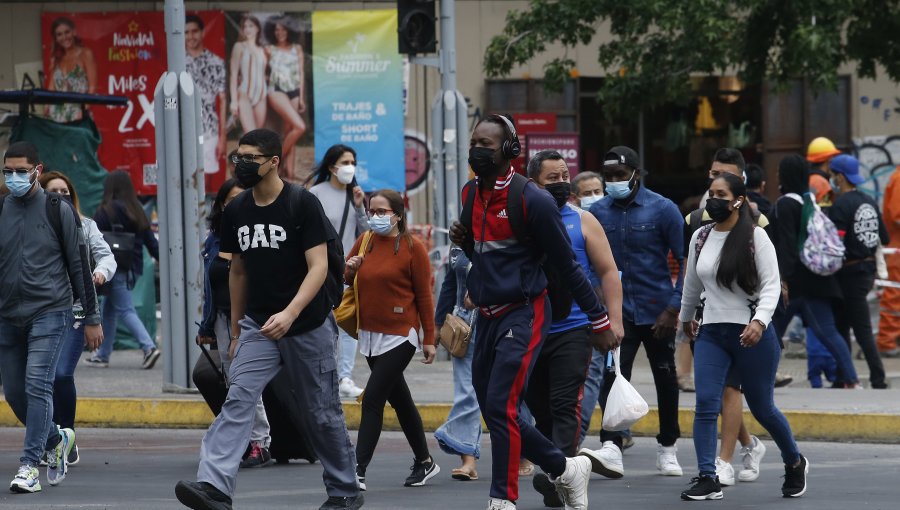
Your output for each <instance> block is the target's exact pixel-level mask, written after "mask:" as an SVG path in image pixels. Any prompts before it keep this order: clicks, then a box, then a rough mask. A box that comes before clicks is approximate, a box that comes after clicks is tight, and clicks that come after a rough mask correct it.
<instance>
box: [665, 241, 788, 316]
mask: <svg viewBox="0 0 900 510" xmlns="http://www.w3.org/2000/svg"><path fill="white" fill-rule="evenodd" d="M702 230H703V229H698V230H697V231H696V232H694V235H693V236H691V244H690V252H689V253H688V261H687V266H686V267H685V276H684V291H683V292H682V296H681V314H680V319H681V321H682V322H688V321H690V320H692V319H693V318H694V313H695V311H696V308H697V305H699V304H700V298H701V295H702V297H703V298H705V300H706V301H705V302H704V308H703V322H704V323H705V324H714V323H722V322H727V323H732V324H749V323H750V321H752V320H754V319H759V320H760V321H762V323H763V324H765V325H767V326H768V324H769V322H770V321H771V320H772V314H773V313H774V312H775V307H776V306H777V305H778V296H779V295H780V294H781V277H780V276H779V274H778V259H777V257H776V255H775V246H773V245H772V241H770V240H769V236H768V235H766V233H765V231H764V230H763V229H761V228H754V229H753V244H754V249H755V257H754V258H755V260H756V271H757V273H759V290H758V291H757V292H756V293H754V294H753V295H752V296H751V295H748V294H747V293H746V292H744V291H743V289H741V287H740V286H739V285H738V284H737V282H734V283H732V285H731V287H732V288H731V289H728V288H727V287H721V286H720V285H719V284H718V282H716V273H717V272H718V270H719V256H720V255H721V252H722V247H723V246H724V244H725V239H726V238H727V237H728V234H729V232H719V231H717V230H716V229H715V228H713V229H712V230H711V231H710V232H709V237H708V238H707V239H706V243H705V244H704V245H703V249H702V250H700V258H699V259H698V258H697V253H696V250H695V247H696V245H697V236H698V235H699V234H700V232H701V231H702ZM748 249H749V248H748ZM752 303H755V305H756V311H755V313H753V312H751V310H752V308H751V305H752Z"/></svg>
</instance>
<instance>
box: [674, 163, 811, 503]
mask: <svg viewBox="0 0 900 510" xmlns="http://www.w3.org/2000/svg"><path fill="white" fill-rule="evenodd" d="M706 211H707V212H708V213H709V216H710V217H711V218H712V220H713V221H714V222H715V223H714V224H711V225H707V226H705V227H701V228H700V229H699V230H697V231H696V232H695V233H694V235H693V236H692V238H691V243H690V251H689V254H688V261H687V265H686V270H685V271H686V272H685V279H684V291H683V294H682V300H681V321H682V323H683V326H684V331H685V333H686V334H687V335H688V337H689V338H690V339H691V340H696V344H695V347H694V380H695V382H696V390H697V404H696V415H695V418H694V448H695V450H696V452H697V463H698V465H699V471H700V475H699V476H698V477H697V478H694V479H693V480H692V482H693V484H694V485H693V486H692V487H691V488H690V489H688V490H686V491H684V492H682V493H681V498H682V499H684V500H688V501H690V500H705V499H722V497H723V494H722V488H721V485H720V484H719V478H718V477H717V476H716V465H715V458H716V421H717V419H718V416H719V411H720V410H721V408H722V392H723V390H724V388H725V379H726V376H727V374H728V371H729V369H730V368H731V366H732V365H734V366H735V367H736V368H737V371H738V374H739V375H740V381H741V387H742V389H743V391H744V396H745V397H746V399H747V405H748V406H749V407H750V411H751V412H752V413H753V416H754V417H755V418H756V420H757V421H759V423H760V424H761V425H762V426H763V427H764V428H765V429H766V430H767V431H768V432H769V434H770V435H771V436H772V439H773V440H774V441H775V444H777V445H778V448H779V449H780V450H781V458H782V460H783V461H784V466H785V478H784V484H783V485H782V487H781V492H782V495H783V496H784V497H800V496H802V495H803V494H804V493H805V492H806V473H807V472H808V471H809V463H808V462H807V460H806V458H805V457H804V456H803V455H801V454H800V451H799V450H798V449H797V443H796V442H795V441H794V436H793V433H792V432H791V427H790V425H789V424H788V422H787V419H785V417H784V415H783V414H782V413H781V411H779V410H778V408H777V407H775V401H774V399H773V392H774V388H775V371H776V370H777V368H778V360H779V359H780V357H781V344H780V342H779V340H778V338H777V337H776V335H775V328H774V327H772V325H771V320H772V315H773V313H774V312H775V308H776V306H777V305H778V295H779V292H780V288H781V279H780V277H779V275H778V258H777V256H776V254H775V247H774V245H773V244H772V242H771V241H769V237H768V236H767V235H766V233H765V232H764V231H763V229H761V228H756V226H755V222H754V220H753V216H752V214H751V211H750V203H749V201H748V200H747V189H746V187H745V185H744V182H743V180H742V179H741V178H740V177H737V176H735V175H732V174H727V173H726V174H721V175H720V176H719V177H717V178H716V179H715V180H713V182H712V184H711V185H710V188H709V200H707V202H706ZM701 296H702V299H701ZM700 306H702V310H703V314H702V317H703V325H702V326H701V327H700V328H699V334H698V333H697V328H698V323H697V322H696V321H694V320H693V319H694V314H695V311H696V310H697V308H698V307H700Z"/></svg>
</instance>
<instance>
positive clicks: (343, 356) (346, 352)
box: [338, 328, 358, 381]
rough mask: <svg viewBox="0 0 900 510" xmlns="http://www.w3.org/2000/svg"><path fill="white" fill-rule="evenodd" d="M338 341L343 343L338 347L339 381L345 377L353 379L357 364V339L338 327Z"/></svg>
mask: <svg viewBox="0 0 900 510" xmlns="http://www.w3.org/2000/svg"><path fill="white" fill-rule="evenodd" d="M338 343H340V344H341V345H340V349H338V381H340V380H341V379H344V378H347V379H352V378H353V365H355V364H356V346H357V345H358V344H357V341H356V339H355V338H353V337H352V336H350V335H348V334H347V333H345V332H344V330H343V329H341V328H338Z"/></svg>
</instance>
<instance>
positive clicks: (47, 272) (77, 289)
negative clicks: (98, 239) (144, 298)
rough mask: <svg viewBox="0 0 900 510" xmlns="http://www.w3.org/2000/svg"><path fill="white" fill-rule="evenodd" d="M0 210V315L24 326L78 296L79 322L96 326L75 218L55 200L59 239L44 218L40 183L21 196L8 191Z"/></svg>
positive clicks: (87, 265)
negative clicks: (58, 210)
mask: <svg viewBox="0 0 900 510" xmlns="http://www.w3.org/2000/svg"><path fill="white" fill-rule="evenodd" d="M4 200H5V203H4V204H3V212H2V214H0V318H2V319H3V320H6V321H9V322H11V323H13V324H15V325H17V326H24V325H27V324H29V323H30V322H31V321H33V320H34V319H35V318H36V317H38V316H39V315H41V314H44V313H47V312H60V311H71V310H72V303H73V301H74V299H80V300H81V303H82V305H83V307H84V312H85V319H84V322H85V324H100V313H99V309H98V307H97V295H96V293H95V291H94V285H93V281H92V277H91V269H90V259H89V258H88V251H87V246H86V244H85V240H84V234H83V233H82V230H81V222H80V221H79V220H78V218H77V216H76V214H75V210H74V209H73V208H72V206H71V205H69V203H68V202H66V201H64V200H63V201H61V203H60V205H59V206H60V220H61V221H60V223H61V225H62V234H63V238H62V239H57V236H56V232H55V231H54V229H53V226H52V224H51V223H50V220H49V218H47V205H46V200H47V194H46V193H44V190H43V189H42V188H41V187H40V186H36V188H35V190H34V191H32V192H30V193H29V194H28V195H26V196H24V197H22V198H16V197H13V196H12V195H8V196H6V197H5V198H4Z"/></svg>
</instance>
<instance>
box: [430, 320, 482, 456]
mask: <svg viewBox="0 0 900 510" xmlns="http://www.w3.org/2000/svg"><path fill="white" fill-rule="evenodd" d="M474 352H475V334H474V332H473V334H472V340H471V341H470V342H469V350H467V351H466V355H465V357H463V358H453V407H451V408H450V415H449V416H447V421H446V423H444V424H443V425H441V426H440V427H438V429H437V430H435V431H434V437H435V439H437V442H438V446H440V447H441V450H443V451H444V452H445V453H448V454H450V455H472V456H473V457H475V458H476V459H477V458H480V457H481V409H480V408H479V407H478V399H477V398H476V397H475V388H473V387H472V354H473V353H474Z"/></svg>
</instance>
